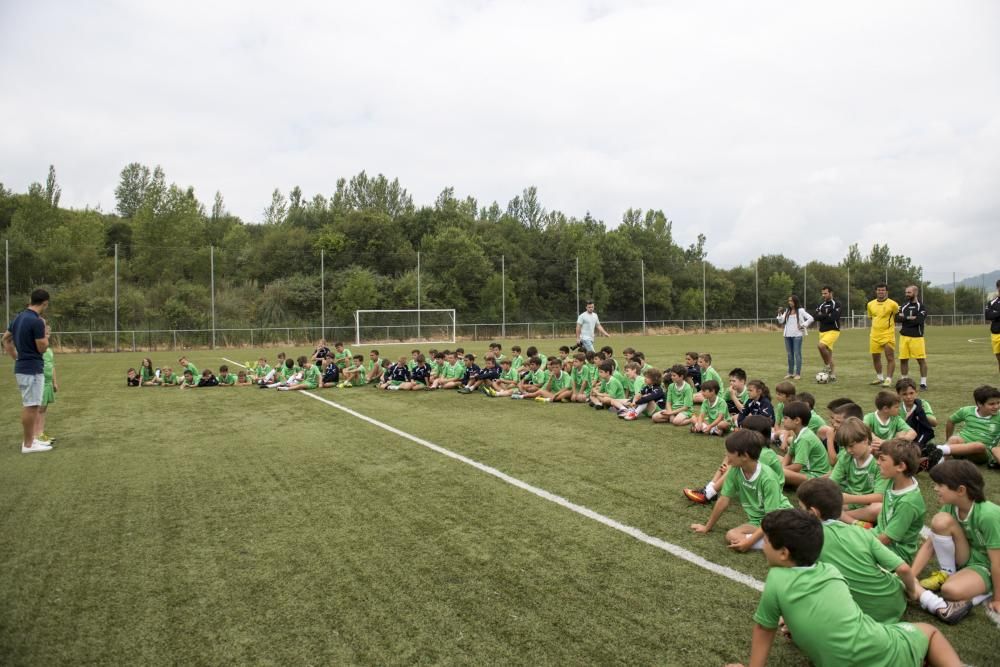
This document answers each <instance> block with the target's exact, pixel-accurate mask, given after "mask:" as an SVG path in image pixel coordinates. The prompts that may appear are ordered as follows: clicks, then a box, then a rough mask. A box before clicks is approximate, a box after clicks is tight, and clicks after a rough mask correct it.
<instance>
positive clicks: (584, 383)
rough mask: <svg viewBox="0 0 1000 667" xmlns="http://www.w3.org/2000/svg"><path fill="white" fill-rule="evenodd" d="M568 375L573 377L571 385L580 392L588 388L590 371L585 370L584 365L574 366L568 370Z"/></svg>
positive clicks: (584, 391) (586, 390)
mask: <svg viewBox="0 0 1000 667" xmlns="http://www.w3.org/2000/svg"><path fill="white" fill-rule="evenodd" d="M570 375H571V377H572V379H573V386H574V387H575V388H576V391H578V392H580V393H586V392H588V391H589V390H590V371H588V370H587V367H586V365H584V366H580V368H576V367H574V368H573V370H572V371H570Z"/></svg>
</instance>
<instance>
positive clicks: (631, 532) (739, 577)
mask: <svg viewBox="0 0 1000 667" xmlns="http://www.w3.org/2000/svg"><path fill="white" fill-rule="evenodd" d="M223 361H228V362H229V363H231V364H236V365H237V366H242V364H240V363H238V362H235V361H232V360H231V359H225V358H223ZM297 393H299V394H303V395H305V396H308V397H309V398H312V399H315V400H317V401H320V402H321V403H325V404H326V405H329V406H330V407H333V408H336V409H338V410H340V411H342V412H346V413H347V414H349V415H351V416H352V417H357V418H358V419H360V420H361V421H364V422H367V423H369V424H371V425H372V426H377V427H378V428H380V429H383V430H385V431H388V432H389V433H392V434H394V435H398V436H399V437H401V438H405V439H407V440H409V441H411V442H415V443H416V444H418V445H420V446H421V447H426V448H427V449H430V450H431V451H433V452H437V453H438V454H441V455H443V456H447V457H448V458H450V459H454V460H456V461H460V462H462V463H464V464H466V465H469V466H472V467H473V468H475V469H477V470H479V471H481V472H484V473H486V474H487V475H492V476H493V477H496V478H497V479H500V480H502V481H504V482H506V483H507V484H510V485H511V486H515V487H517V488H519V489H522V490H523V491H527V492H528V493H531V494H533V495H536V496H538V497H539V498H542V499H544V500H547V501H549V502H551V503H555V504H556V505H559V506H560V507H564V508H566V509H568V510H570V511H571V512H576V513H577V514H579V515H581V516H585V517H587V518H588V519H591V520H593V521H597V522H598V523H602V524H604V525H605V526H607V527H609V528H613V529H615V530H617V531H619V532H622V533H625V534H626V535H628V536H630V537H633V538H635V539H637V540H639V541H640V542H644V543H645V544H648V545H650V546H652V547H656V548H657V549H660V550H662V551H666V552H667V553H669V554H672V555H673V556H676V557H677V558H680V559H681V560H686V561H687V562H689V563H692V564H694V565H697V566H698V567H700V568H703V569H705V570H708V571H709V572H712V573H714V574H719V575H722V576H723V577H726V578H727V579H730V580H732V581H735V582H737V583H740V584H743V585H744V586H749V587H750V588H752V589H754V590H756V591H763V590H764V582H762V581H760V580H759V579H755V578H754V577H751V576H749V575H747V574H743V573H742V572H738V571H737V570H734V569H732V568H731V567H726V566H725V565H719V564H717V563H713V562H712V561H710V560H706V559H705V558H702V557H701V556H699V555H698V554H696V553H694V552H692V551H688V550H687V549H685V548H684V547H679V546H677V545H676V544H673V543H671V542H667V541H666V540H661V539H660V538H658V537H653V536H652V535H648V534H646V533H644V532H643V531H641V530H639V529H638V528H634V527H632V526H629V525H627V524H624V523H621V522H620V521H616V520H614V519H612V518H610V517H607V516H604V515H603V514H601V513H599V512H595V511H594V510H592V509H590V508H589V507H584V506H583V505H579V504H577V503H574V502H572V501H570V500H567V499H566V498H563V497H562V496H558V495H556V494H554V493H552V492H550V491H546V490H545V489H542V488H539V487H537V486H533V485H531V484H528V483H527V482H524V481H522V480H520V479H518V478H516V477H511V476H510V475H508V474H507V473H505V472H502V471H500V470H497V469H496V468H493V467H490V466H488V465H486V464H485V463H480V462H479V461H475V460H473V459H470V458H469V457H467V456H463V455H461V454H458V453H456V452H453V451H451V450H450V449H445V448H444V447H442V446H440V445H436V444H434V443H433V442H430V441H428V440H424V439H423V438H418V437H417V436H415V435H411V434H409V433H407V432H406V431H401V430H399V429H398V428H395V427H393V426H389V425H388V424H384V423H382V422H380V421H378V420H377V419H372V418H371V417H368V416H366V415H363V414H361V413H360V412H356V411H354V410H352V409H351V408H348V407H345V406H343V405H340V404H338V403H334V402H333V401H330V400H328V399H325V398H323V397H322V396H317V395H316V394H314V393H312V392H310V391H300V392H297Z"/></svg>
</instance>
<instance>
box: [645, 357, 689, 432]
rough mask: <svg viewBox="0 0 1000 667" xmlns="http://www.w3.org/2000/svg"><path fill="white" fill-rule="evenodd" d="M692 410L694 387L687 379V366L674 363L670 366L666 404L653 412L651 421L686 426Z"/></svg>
mask: <svg viewBox="0 0 1000 667" xmlns="http://www.w3.org/2000/svg"><path fill="white" fill-rule="evenodd" d="M692 410H694V388H693V387H692V386H691V384H690V383H689V382H688V381H687V368H685V367H684V365H683V364H674V365H673V366H671V367H670V384H669V385H668V386H667V396H666V405H665V406H664V408H663V409H662V410H660V411H659V412H656V413H654V414H653V421H654V422H656V423H657V424H673V425H674V426H686V425H688V424H690V423H691V411H692Z"/></svg>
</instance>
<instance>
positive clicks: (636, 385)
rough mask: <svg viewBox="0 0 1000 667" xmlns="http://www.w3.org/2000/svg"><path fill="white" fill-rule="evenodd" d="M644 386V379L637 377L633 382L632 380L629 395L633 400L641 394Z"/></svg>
mask: <svg viewBox="0 0 1000 667" xmlns="http://www.w3.org/2000/svg"><path fill="white" fill-rule="evenodd" d="M645 386H646V378H644V377H643V376H641V375H637V376H636V377H635V379H634V380H632V393H631V394H630V395H631V396H632V397H634V398H639V395H640V394H642V388H643V387H645Z"/></svg>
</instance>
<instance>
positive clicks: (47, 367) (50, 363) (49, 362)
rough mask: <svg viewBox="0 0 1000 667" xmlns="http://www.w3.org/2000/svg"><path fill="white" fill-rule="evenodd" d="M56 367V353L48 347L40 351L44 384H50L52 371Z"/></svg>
mask: <svg viewBox="0 0 1000 667" xmlns="http://www.w3.org/2000/svg"><path fill="white" fill-rule="evenodd" d="M55 367H56V354H55V352H53V351H52V348H51V347H50V348H48V349H46V350H45V352H43V353H42V375H44V376H45V384H49V385H50V384H52V373H53V371H55Z"/></svg>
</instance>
